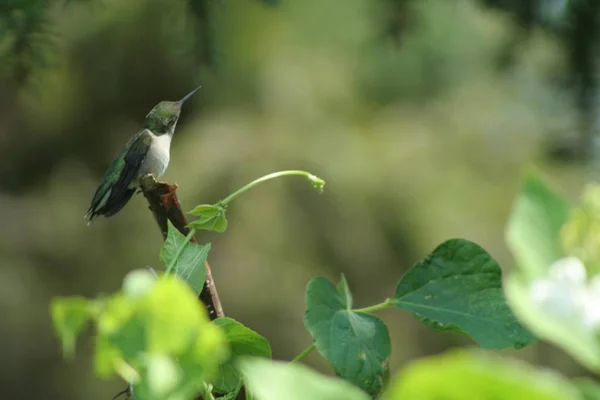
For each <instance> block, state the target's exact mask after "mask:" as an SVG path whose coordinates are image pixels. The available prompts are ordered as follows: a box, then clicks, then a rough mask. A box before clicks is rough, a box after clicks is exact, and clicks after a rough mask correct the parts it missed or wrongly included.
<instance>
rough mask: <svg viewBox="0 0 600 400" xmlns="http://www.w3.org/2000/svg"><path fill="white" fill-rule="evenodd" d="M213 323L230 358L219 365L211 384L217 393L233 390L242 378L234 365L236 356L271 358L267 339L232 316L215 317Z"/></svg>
mask: <svg viewBox="0 0 600 400" xmlns="http://www.w3.org/2000/svg"><path fill="white" fill-rule="evenodd" d="M213 323H214V324H215V325H217V326H218V327H219V328H221V330H222V331H223V333H224V334H225V337H226V338H227V342H228V343H229V347H230V349H231V359H230V360H228V361H227V362H226V363H224V364H222V365H221V366H220V367H219V368H220V369H219V373H218V374H217V376H218V378H217V380H215V381H214V382H213V386H214V388H215V390H216V391H217V392H219V393H230V392H234V391H235V390H236V389H237V388H238V387H239V385H240V383H241V379H242V377H241V375H240V372H239V370H238V368H237V367H236V365H235V363H236V361H237V359H238V357H240V356H254V357H267V358H271V345H270V344H269V342H268V341H267V339H265V338H264V337H262V336H261V335H259V334H258V333H256V332H254V331H253V330H251V329H249V328H247V327H245V326H244V325H242V324H240V323H239V322H237V321H236V320H234V319H232V318H217V319H216V320H214V321H213Z"/></svg>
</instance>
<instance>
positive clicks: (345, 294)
mask: <svg viewBox="0 0 600 400" xmlns="http://www.w3.org/2000/svg"><path fill="white" fill-rule="evenodd" d="M337 290H338V291H339V292H340V294H341V295H342V298H343V299H344V303H345V304H346V308H347V309H349V310H350V309H351V308H352V292H350V287H348V282H347V281H346V277H345V276H344V274H342V278H341V279H340V281H339V283H338V284H337Z"/></svg>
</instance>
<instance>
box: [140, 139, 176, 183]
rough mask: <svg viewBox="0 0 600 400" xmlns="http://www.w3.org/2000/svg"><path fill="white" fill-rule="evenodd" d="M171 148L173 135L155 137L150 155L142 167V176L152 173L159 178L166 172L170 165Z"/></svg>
mask: <svg viewBox="0 0 600 400" xmlns="http://www.w3.org/2000/svg"><path fill="white" fill-rule="evenodd" d="M170 150H171V135H168V134H167V135H160V136H156V137H154V139H153V140H152V144H151V145H150V150H149V151H148V155H147V156H146V159H145V160H144V162H143V163H142V166H141V168H140V176H143V175H146V174H152V175H154V177H155V178H158V177H160V176H161V175H162V174H164V173H165V170H166V169H167V166H168V165H169V154H170Z"/></svg>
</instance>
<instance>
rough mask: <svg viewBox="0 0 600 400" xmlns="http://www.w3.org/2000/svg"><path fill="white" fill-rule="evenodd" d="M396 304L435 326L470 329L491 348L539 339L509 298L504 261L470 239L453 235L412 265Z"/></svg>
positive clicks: (468, 332)
mask: <svg viewBox="0 0 600 400" xmlns="http://www.w3.org/2000/svg"><path fill="white" fill-rule="evenodd" d="M394 304H395V305H396V306H397V307H400V308H402V309H405V310H407V311H410V312H411V313H413V314H415V316H416V317H417V318H419V319H420V320H421V321H422V322H424V323H426V324H427V325H429V326H431V327H433V328H434V329H437V330H452V331H456V332H463V333H466V334H468V335H470V336H471V337H472V338H473V339H474V340H475V341H476V342H477V343H479V344H480V345H481V346H482V347H485V348H491V349H501V348H506V347H513V348H517V349H518V348H521V347H523V346H526V345H527V344H529V343H531V342H533V341H534V340H535V337H534V336H533V335H532V334H531V333H530V332H529V331H527V330H526V329H525V328H523V327H522V326H521V325H520V324H519V322H518V321H517V319H516V318H515V316H514V315H513V313H512V311H511V310H510V308H509V307H508V305H507V303H506V300H505V298H504V294H503V291H502V271H501V269H500V266H499V265H498V263H497V262H496V261H495V260H494V259H493V258H492V257H491V256H490V255H489V254H488V253H487V252H486V251H485V250H483V249H482V248H481V247H479V246H478V245H477V244H475V243H472V242H469V241H468V240H463V239H452V240H448V241H446V242H444V243H442V244H441V245H439V246H438V247H437V248H436V249H435V250H434V251H433V252H432V253H431V254H430V255H429V256H427V257H426V258H425V259H424V260H422V261H421V262H419V263H417V264H416V265H415V266H414V267H413V268H412V269H410V270H409V271H408V272H407V273H406V274H405V275H404V277H402V280H401V281H400V283H399V284H398V288H397V289H396V295H395V299H394Z"/></svg>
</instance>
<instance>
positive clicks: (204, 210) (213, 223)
mask: <svg viewBox="0 0 600 400" xmlns="http://www.w3.org/2000/svg"><path fill="white" fill-rule="evenodd" d="M225 211H226V210H225V207H223V206H221V205H219V204H202V205H199V206H196V207H195V208H194V209H193V210H192V211H190V212H189V214H192V215H195V216H197V217H198V219H195V220H194V221H192V222H190V224H189V225H190V227H192V228H195V229H205V230H209V231H215V232H219V233H222V232H225V230H226V229H227V218H225Z"/></svg>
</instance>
